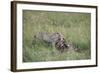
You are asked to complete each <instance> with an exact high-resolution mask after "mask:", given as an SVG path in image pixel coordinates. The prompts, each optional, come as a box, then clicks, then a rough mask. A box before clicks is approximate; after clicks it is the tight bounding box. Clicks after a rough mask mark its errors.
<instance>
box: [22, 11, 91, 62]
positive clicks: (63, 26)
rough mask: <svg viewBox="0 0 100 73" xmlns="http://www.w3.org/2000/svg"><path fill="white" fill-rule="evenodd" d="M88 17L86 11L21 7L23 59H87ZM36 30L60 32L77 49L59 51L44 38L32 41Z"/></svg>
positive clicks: (24, 60)
mask: <svg viewBox="0 0 100 73" xmlns="http://www.w3.org/2000/svg"><path fill="white" fill-rule="evenodd" d="M90 19H91V15H90V14H89V13H71V12H70V13H68V12H46V11H31V10H23V62H38V61H59V60H83V59H90V58H91V55H90V54H91V52H90V51H91V50H90V40H91V38H90V37H91V34H90V27H91V25H90V24H91V23H90V22H91V20H90ZM38 32H48V33H53V32H59V33H61V34H63V35H64V38H65V39H66V41H69V42H72V43H73V45H74V46H75V47H77V48H78V49H79V50H80V52H75V51H68V52H64V53H59V51H58V50H56V49H53V48H52V47H51V46H47V44H45V43H43V42H42V43H41V42H38V43H35V45H34V44H32V40H33V39H34V38H33V36H34V35H35V34H37V33H38Z"/></svg>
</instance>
